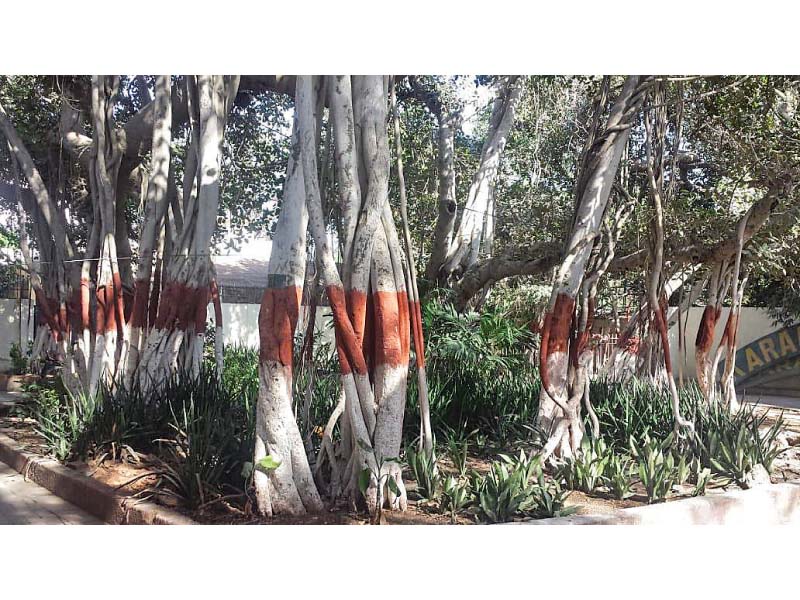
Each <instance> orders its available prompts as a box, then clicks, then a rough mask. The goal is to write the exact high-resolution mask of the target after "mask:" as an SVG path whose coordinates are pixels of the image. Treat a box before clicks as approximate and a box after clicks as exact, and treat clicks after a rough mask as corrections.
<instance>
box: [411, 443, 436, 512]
mask: <svg viewBox="0 0 800 600" xmlns="http://www.w3.org/2000/svg"><path fill="white" fill-rule="evenodd" d="M406 462H407V463H408V467H409V468H410V469H411V473H412V474H413V475H414V480H415V481H416V482H417V494H419V496H420V497H421V498H424V499H426V500H435V499H436V498H437V497H438V495H439V487H440V483H441V476H440V474H439V467H438V465H437V464H436V458H435V456H434V453H432V452H426V451H425V450H420V451H417V450H416V449H415V448H414V446H413V445H411V446H408V447H407V448H406Z"/></svg>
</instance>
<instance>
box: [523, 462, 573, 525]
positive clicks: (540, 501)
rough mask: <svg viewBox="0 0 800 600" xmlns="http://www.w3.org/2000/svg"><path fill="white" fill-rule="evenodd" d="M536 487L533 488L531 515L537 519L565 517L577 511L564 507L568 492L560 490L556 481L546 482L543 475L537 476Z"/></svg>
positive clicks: (571, 507) (559, 485)
mask: <svg viewBox="0 0 800 600" xmlns="http://www.w3.org/2000/svg"><path fill="white" fill-rule="evenodd" d="M537 483H538V485H536V486H534V488H533V494H532V497H533V507H532V509H531V514H532V515H533V516H534V517H536V518H537V519H549V518H551V517H567V516H569V515H571V514H573V513H574V512H575V511H576V510H578V507H577V506H565V505H564V503H565V502H566V500H567V498H568V497H569V494H570V491H569V490H567V489H562V487H561V484H560V483H559V482H558V481H557V480H553V481H551V482H546V481H545V479H544V474H543V473H539V475H538V476H537Z"/></svg>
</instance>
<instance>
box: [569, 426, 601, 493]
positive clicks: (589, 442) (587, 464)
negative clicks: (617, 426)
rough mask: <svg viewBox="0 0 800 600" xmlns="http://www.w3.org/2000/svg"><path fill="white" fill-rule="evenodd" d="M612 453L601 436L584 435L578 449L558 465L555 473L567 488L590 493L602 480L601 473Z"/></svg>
mask: <svg viewBox="0 0 800 600" xmlns="http://www.w3.org/2000/svg"><path fill="white" fill-rule="evenodd" d="M611 456H612V453H611V451H610V450H609V448H608V447H607V446H606V443H605V442H604V441H603V439H602V438H599V439H596V440H593V439H591V438H590V437H589V436H584V438H583V440H582V441H581V447H580V451H579V452H578V453H577V454H576V456H573V457H571V458H568V459H567V460H566V461H565V462H564V463H563V464H562V465H560V466H559V468H558V469H557V471H556V473H557V475H558V476H560V477H561V478H562V479H564V481H565V483H566V486H567V488H569V489H571V490H580V491H582V492H585V493H587V494H591V493H592V492H593V491H594V490H595V489H597V487H598V486H600V485H602V483H603V481H604V477H603V474H604V472H605V469H606V465H607V464H608V461H609V460H610V459H611Z"/></svg>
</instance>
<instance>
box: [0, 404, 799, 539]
mask: <svg viewBox="0 0 800 600" xmlns="http://www.w3.org/2000/svg"><path fill="white" fill-rule="evenodd" d="M760 410H761V411H765V412H767V422H768V423H769V422H771V421H773V420H774V419H775V418H777V417H778V415H779V414H781V412H783V413H784V418H785V421H786V426H785V431H784V434H783V436H782V438H781V441H780V443H781V444H782V445H784V451H783V452H782V453H781V454H780V455H779V456H778V457H777V458H776V459H775V461H774V464H773V469H772V474H771V476H770V479H771V482H772V483H784V482H795V483H800V426H798V424H800V411H790V410H784V411H780V410H779V409H775V408H767V407H763V408H761V409H760ZM14 412H18V411H14ZM35 426H36V422H35V421H34V420H33V419H31V418H29V417H25V416H19V415H13V414H12V415H5V416H0V433H2V434H5V435H7V436H8V437H10V438H12V439H13V440H14V441H15V442H16V443H17V444H18V445H19V446H20V447H21V448H22V449H24V451H26V452H29V453H31V454H34V455H38V456H40V457H42V458H46V457H47V454H48V452H47V446H46V444H45V440H43V439H42V437H41V436H40V435H39V433H38V432H37V431H36V429H35ZM137 455H138V462H135V461H131V460H112V459H109V458H103V459H102V460H98V459H97V458H90V459H87V460H86V461H82V460H73V461H70V462H67V463H65V466H66V467H67V468H68V469H70V470H72V471H73V472H75V473H76V474H80V475H82V476H84V477H87V478H91V479H93V480H95V481H98V482H100V483H103V484H105V485H107V486H109V487H110V488H114V489H115V490H116V491H117V493H118V494H121V495H124V496H129V497H145V498H148V499H149V500H150V501H151V502H155V503H157V504H159V505H161V506H164V507H167V508H169V509H172V510H175V511H177V512H179V513H181V514H184V515H186V516H187V517H190V518H191V519H192V520H194V521H196V522H199V523H204V524H342V525H344V524H367V523H369V519H368V517H367V516H366V515H365V514H364V513H363V512H358V511H355V510H352V509H351V508H349V507H347V506H343V505H337V506H333V507H331V508H330V509H329V511H328V512H325V513H323V514H317V515H309V516H305V517H276V518H264V517H260V516H259V515H257V514H256V513H255V511H254V508H253V503H252V500H251V499H250V498H249V497H247V496H237V495H232V496H231V497H228V498H224V499H221V500H220V499H217V500H216V501H214V502H213V503H210V504H209V505H207V506H204V507H201V508H199V509H196V510H193V511H190V510H188V509H186V508H183V507H182V506H181V503H180V502H179V501H177V500H176V499H175V498H174V497H172V496H170V495H161V494H155V495H154V494H152V492H151V491H152V490H153V488H154V486H156V484H157V483H158V479H159V478H158V475H157V473H158V472H159V470H160V469H161V468H162V466H161V463H160V461H159V459H158V458H157V457H155V456H152V455H150V454H147V453H137ZM493 458H495V457H494V456H492V454H491V452H489V453H483V454H481V455H478V454H470V455H469V456H468V458H467V461H466V463H467V468H468V469H469V470H470V471H474V472H476V473H480V474H485V473H486V472H488V471H489V469H490V468H491V464H492V459H493ZM439 469H440V471H441V474H442V476H446V475H448V474H456V471H457V469H456V467H455V465H454V463H453V462H452V461H451V460H450V459H449V458H448V457H446V456H442V457H440V459H439ZM548 478H549V477H548ZM404 479H405V481H406V482H407V488H408V491H409V506H408V510H407V511H405V512H390V511H385V512H384V513H383V519H382V522H383V523H385V524H392V525H445V524H451V522H452V521H451V517H450V516H448V515H445V514H441V512H440V511H438V510H437V502H436V501H428V500H423V499H419V498H417V497H416V494H415V490H416V482H415V481H414V480H413V475H412V474H411V473H410V472H409V471H408V470H406V472H405V473H404ZM736 489H739V488H738V486H736V485H734V484H728V485H714V484H712V485H709V486H708V488H707V489H706V495H707V496H719V495H722V494H726V493H728V492H730V491H731V490H736ZM149 490H151V491H149ZM632 492H633V495H632V496H631V497H629V498H626V499H624V500H618V499H615V498H612V497H611V496H610V494H609V493H607V492H606V491H604V490H603V489H602V488H600V489H599V490H596V491H595V492H594V493H592V494H585V493H583V492H580V491H572V492H570V494H569V496H568V497H567V499H566V501H565V506H567V507H574V515H575V516H578V517H582V516H592V515H612V514H614V513H616V511H619V510H620V509H628V508H636V507H643V506H647V497H646V495H645V493H644V490H643V488H642V485H641V483H639V482H637V483H634V484H633V489H632ZM692 492H693V488H692V486H689V485H684V486H676V487H675V488H674V489H673V493H672V495H671V496H670V497H668V498H667V500H666V502H676V501H680V500H682V499H685V498H689V497H691V496H692ZM533 520H536V519H533V518H530V517H518V518H515V519H513V521H514V522H530V521H533ZM454 522H455V523H456V524H462V525H466V524H474V523H477V522H478V521H477V519H476V518H475V517H474V515H471V514H469V513H459V514H457V515H456V516H455V519H454ZM554 522H570V521H569V519H562V520H560V521H554Z"/></svg>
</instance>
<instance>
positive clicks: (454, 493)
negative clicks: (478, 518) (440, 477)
mask: <svg viewBox="0 0 800 600" xmlns="http://www.w3.org/2000/svg"><path fill="white" fill-rule="evenodd" d="M471 501H472V488H471V486H470V483H469V481H468V480H466V479H460V478H456V477H453V476H452V475H448V476H447V477H446V478H445V479H444V482H443V483H442V494H441V500H440V502H439V510H441V511H442V512H446V513H448V514H449V515H450V522H451V523H455V522H456V514H457V513H458V512H459V511H461V510H463V509H465V508H466V507H467V506H469V504H470V502H471Z"/></svg>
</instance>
